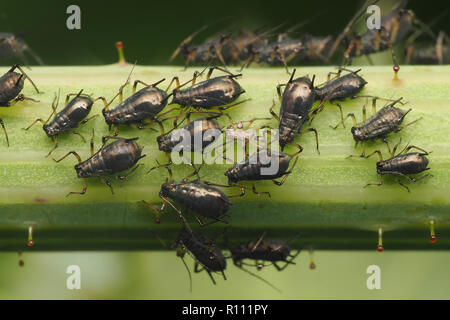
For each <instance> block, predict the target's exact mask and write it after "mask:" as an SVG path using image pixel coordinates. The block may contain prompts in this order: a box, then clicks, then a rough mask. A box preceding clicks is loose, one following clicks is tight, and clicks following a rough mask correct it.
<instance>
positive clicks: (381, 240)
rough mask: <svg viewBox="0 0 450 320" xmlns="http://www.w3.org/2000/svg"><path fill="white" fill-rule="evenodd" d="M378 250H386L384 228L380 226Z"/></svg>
mask: <svg viewBox="0 0 450 320" xmlns="http://www.w3.org/2000/svg"><path fill="white" fill-rule="evenodd" d="M377 251H378V252H383V251H384V247H383V229H382V228H378V246H377Z"/></svg>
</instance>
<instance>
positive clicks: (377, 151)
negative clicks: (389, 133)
mask: <svg viewBox="0 0 450 320" xmlns="http://www.w3.org/2000/svg"><path fill="white" fill-rule="evenodd" d="M374 154H378V159H379V160H380V161H383V155H382V154H381V151H380V150H375V151H374V152H372V153H370V154H369V155H367V156H366V157H365V158H366V159H367V158H370V157H371V156H373V155H374Z"/></svg>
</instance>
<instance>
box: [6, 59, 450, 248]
mask: <svg viewBox="0 0 450 320" xmlns="http://www.w3.org/2000/svg"><path fill="white" fill-rule="evenodd" d="M355 69H356V67H355ZM6 70H7V68H2V69H1V72H6ZM130 70H131V66H127V67H123V66H102V67H33V68H32V70H29V71H28V74H29V76H30V77H31V78H32V79H33V81H34V82H35V83H36V84H37V85H38V87H39V89H40V90H42V91H43V92H44V93H43V94H41V95H38V94H36V93H35V92H34V91H33V88H32V87H31V85H30V84H29V83H27V84H26V85H25V89H24V90H23V93H24V94H25V95H26V96H29V97H33V98H36V99H39V100H40V102H38V103H35V102H31V101H25V102H20V103H17V104H16V105H14V106H12V107H10V108H0V117H2V118H3V120H4V121H5V125H6V128H7V130H8V134H9V138H10V147H9V148H8V147H7V146H6V143H5V142H4V140H3V139H4V138H3V136H0V248H1V250H20V251H22V250H72V249H73V250H95V249H111V250H116V249H117V250H118V249H129V250H133V249H164V247H163V246H162V245H161V244H160V241H159V240H158V238H157V237H156V236H155V235H156V234H157V235H158V236H159V238H161V239H163V240H164V241H165V242H166V243H167V245H168V244H169V243H170V242H171V241H173V240H174V239H175V237H176V233H177V231H178V229H179V227H180V223H179V221H178V219H177V216H176V214H174V213H173V212H171V210H170V209H166V210H165V213H164V214H163V215H162V216H161V220H162V223H161V224H160V225H156V224H155V223H154V220H155V215H154V213H153V212H152V211H151V210H149V209H148V208H147V207H145V206H144V205H142V204H140V203H139V201H140V200H144V199H145V200H147V201H149V202H152V203H154V204H159V203H160V200H159V198H158V192H159V188H160V186H161V183H162V182H163V181H164V180H165V179H166V177H167V172H166V171H165V170H155V171H152V173H151V174H146V172H147V171H148V169H149V168H150V167H152V166H154V165H155V159H159V160H160V161H161V162H165V161H167V160H166V159H167V158H166V156H165V155H164V154H163V153H162V152H160V151H158V148H157V144H156V136H157V135H158V133H156V132H154V131H152V130H137V129H135V128H128V127H120V136H125V137H134V136H138V137H139V143H140V144H142V145H144V146H145V148H144V151H145V152H144V153H145V154H147V157H146V158H144V159H143V160H142V163H143V164H145V166H144V167H143V168H139V169H138V170H137V171H136V172H135V173H134V174H133V175H131V176H130V177H129V178H128V179H126V180H125V181H119V180H114V181H113V187H114V190H115V195H112V194H111V192H110V190H109V189H108V188H107V187H106V186H105V185H104V184H102V183H101V182H100V181H98V180H97V179H90V180H89V185H88V190H87V193H86V194H85V195H83V196H78V195H72V196H70V197H69V198H66V197H65V195H66V194H67V193H68V192H69V191H81V189H82V184H83V181H82V180H81V179H77V178H76V174H75V170H74V168H73V165H74V164H75V163H76V162H75V159H73V158H68V159H66V160H64V161H62V162H60V163H58V164H56V163H55V162H54V161H53V160H52V159H51V157H49V158H45V155H46V154H47V153H48V151H49V150H50V149H51V148H52V147H53V145H54V143H53V142H52V140H51V139H50V138H48V137H47V136H46V135H45V133H44V131H43V130H42V126H38V125H36V126H35V127H33V128H31V129H30V130H28V131H25V130H23V128H25V127H27V126H28V125H29V124H30V123H31V122H32V121H33V120H34V119H36V118H39V117H40V118H43V119H46V118H47V117H48V115H49V114H50V111H51V101H52V100H53V97H54V94H55V92H57V91H58V89H60V90H61V97H65V95H66V94H67V93H76V92H78V91H79V90H80V89H84V92H86V93H93V95H94V96H95V97H97V96H105V97H106V98H107V100H110V99H111V98H112V97H113V96H114V95H115V94H116V93H117V91H118V88H119V86H120V85H121V84H123V83H124V82H125V80H126V78H127V76H128V74H129V72H130ZM193 71H194V69H188V70H187V71H181V70H180V68H179V67H143V66H137V67H136V69H135V70H134V73H133V75H132V82H133V81H134V80H135V79H139V80H142V81H144V82H146V83H153V82H156V81H157V80H160V79H161V78H163V77H165V78H166V79H167V80H166V82H164V83H163V84H161V85H160V87H161V88H164V89H165V88H166V86H167V84H168V82H169V80H170V79H171V78H172V77H173V76H175V75H178V76H179V77H180V81H181V82H183V81H187V80H188V79H190V78H191V77H192V73H193ZM330 71H334V70H333V69H332V68H330V67H308V68H303V67H299V68H297V75H298V76H301V75H304V74H309V75H310V76H312V75H313V74H316V77H317V78H316V79H317V80H316V82H317V83H320V82H324V81H325V80H326V75H327V73H328V72H330ZM219 73H220V72H217V74H219ZM362 75H363V76H364V78H365V79H366V80H367V81H368V84H367V86H366V88H365V89H364V91H363V92H362V93H361V94H367V95H377V96H381V97H387V98H399V97H404V100H406V101H408V102H409V103H408V105H407V106H404V107H403V108H412V111H411V112H410V113H409V114H408V116H407V117H406V119H405V123H408V122H410V121H412V120H414V119H417V118H420V117H422V119H421V120H420V121H418V122H417V123H415V124H414V125H411V126H409V127H407V128H406V129H405V130H403V131H401V132H400V133H397V134H393V135H391V136H389V141H391V143H392V144H395V143H396V142H397V141H398V139H399V138H400V137H401V138H402V141H403V143H406V142H410V143H411V144H414V145H417V146H420V147H422V148H424V149H426V150H428V151H433V152H432V153H431V154H430V155H429V160H430V165H429V166H430V168H431V170H430V171H429V172H430V173H431V174H432V175H433V177H431V178H427V179H425V180H423V181H420V182H418V183H408V186H409V187H410V189H411V193H408V192H407V191H406V190H405V189H404V188H402V187H401V186H400V185H398V184H397V183H396V181H395V179H390V178H386V179H385V184H384V185H383V186H381V187H369V188H365V189H364V188H363V186H364V185H365V184H367V183H373V182H378V181H379V176H378V175H377V173H376V169H375V163H376V161H377V159H376V158H375V157H372V158H370V159H360V158H352V159H345V157H346V156H348V155H350V154H355V153H360V152H361V150H362V149H361V148H360V147H358V148H356V149H355V148H354V141H353V139H352V136H351V133H350V127H351V126H352V123H351V121H348V122H347V126H346V128H345V129H343V128H342V127H339V128H338V129H336V130H333V129H332V128H330V126H329V125H335V124H336V123H337V122H339V119H340V117H339V112H338V110H337V108H336V107H334V106H332V105H329V104H326V106H325V110H324V111H323V112H322V113H320V114H319V115H318V116H317V117H316V118H315V119H314V121H313V122H312V125H311V126H313V127H315V128H316V129H317V131H318V132H319V140H320V151H321V153H320V155H318V154H317V152H316V150H315V140H314V137H313V135H312V134H305V135H303V136H297V138H296V140H295V141H296V142H297V143H299V144H301V145H302V146H303V147H304V151H303V153H301V154H300V159H299V162H298V163H297V167H296V168H295V170H294V172H293V174H292V175H290V176H289V178H288V179H287V182H286V183H285V184H284V185H283V186H281V187H278V186H275V185H273V184H272V183H271V182H270V181H267V182H259V183H257V189H258V190H259V191H270V193H271V196H272V197H271V198H270V199H269V198H267V197H265V196H263V195H262V196H257V195H254V194H252V192H251V191H250V192H247V194H246V195H245V197H242V198H237V199H233V203H234V206H233V208H232V209H231V210H230V212H229V214H230V219H229V221H230V223H231V225H232V228H230V230H229V233H230V237H232V239H233V241H247V240H250V239H255V238H257V237H258V236H259V235H260V234H261V233H262V232H263V231H264V230H269V236H270V237H272V238H277V237H278V238H283V239H288V238H290V237H292V236H293V235H294V234H296V233H298V232H301V237H300V239H299V240H298V243H299V245H300V244H302V245H308V246H309V245H310V246H313V247H314V248H318V249H374V248H375V247H376V243H377V231H378V228H380V227H381V228H383V231H384V239H383V242H384V245H385V247H386V249H421V248H430V249H448V248H450V240H449V239H450V238H449V235H450V223H449V222H450V221H449V217H450V210H449V207H450V197H449V194H450V170H449V169H450V162H449V160H450V144H449V138H450V126H449V121H450V105H449V98H448V97H449V96H450V67H448V66H444V67H442V66H440V67H409V66H408V67H403V66H402V69H401V70H400V80H399V81H393V73H392V69H391V67H389V66H382V67H364V68H363V70H362ZM288 79H289V75H287V74H286V73H285V71H284V69H282V68H255V69H248V70H245V71H244V75H243V77H242V79H240V80H239V82H240V83H241V85H242V87H243V88H244V89H245V90H246V94H245V97H244V95H243V96H242V98H241V99H244V98H248V97H250V98H251V99H252V100H251V101H248V102H246V103H244V104H242V105H239V106H237V107H235V108H231V109H230V110H229V114H230V115H231V116H232V118H233V119H234V120H235V121H239V120H249V119H251V118H254V117H267V116H269V108H270V106H271V105H272V100H275V101H276V102H277V103H278V98H277V95H276V85H277V84H278V83H285V82H286V81H287V80H288ZM130 92H131V88H130V87H128V88H127V89H126V90H125V92H124V93H125V97H128V95H129V94H130ZM365 102H366V100H365V99H354V100H350V101H346V102H343V103H342V105H343V109H344V114H347V113H348V112H354V113H355V115H356V117H357V119H358V121H361V120H362V113H361V108H362V105H363V104H364V103H365ZM62 103H63V99H61V101H60V105H59V108H62ZM370 103H371V101H368V102H367V107H368V108H367V110H368V116H370V115H371V108H370ZM114 105H116V104H113V106H114ZM382 106H383V102H381V101H380V102H378V109H380V108H381V107H382ZM101 108H102V104H101V103H98V104H95V105H94V107H93V111H92V114H96V113H97V114H99V116H98V117H96V118H95V119H94V120H91V121H90V122H88V124H86V125H85V126H83V127H81V128H80V129H79V130H78V131H79V132H80V133H81V134H83V136H84V137H85V138H86V139H87V140H88V139H89V138H90V136H91V132H92V128H95V135H96V139H95V143H96V149H98V148H99V147H100V145H101V136H102V135H105V134H107V132H108V128H107V126H106V124H105V123H104V119H103V117H102V116H101ZM275 110H277V112H278V110H279V104H277V107H276V108H275ZM221 121H223V124H224V125H225V124H226V121H225V119H223V120H221ZM264 123H266V124H271V125H272V126H274V127H276V125H277V123H276V121H274V120H273V121H266V122H264ZM260 124H261V122H260V123H258V124H257V125H255V126H258V125H260ZM154 127H155V128H157V127H156V126H154ZM375 149H380V150H381V151H382V152H383V154H384V155H386V156H387V150H386V147H385V145H384V144H383V143H380V142H376V143H370V144H368V145H367V148H366V152H371V151H373V150H375ZM69 150H76V151H77V152H78V153H79V154H80V155H81V157H82V158H83V159H86V158H87V157H88V156H89V143H83V142H82V140H81V139H80V137H78V136H75V135H72V134H63V135H61V136H60V137H59V147H58V149H56V151H55V152H54V153H53V156H54V157H55V158H58V157H60V156H62V155H63V154H65V153H66V152H68V151H69ZM291 151H294V148H292V149H288V152H291ZM228 167H230V165H210V166H205V167H204V168H203V169H202V171H201V176H202V177H204V178H205V179H207V180H208V181H213V182H215V183H221V184H226V177H225V176H224V175H223V173H224V172H225V170H226V169H227V168H228ZM191 171H192V168H191V167H189V166H188V165H179V166H177V167H176V168H175V169H174V175H175V179H182V178H183V177H185V176H186V175H187V174H188V173H190V172H191ZM224 191H225V192H226V193H227V194H235V193H236V192H238V190H235V189H232V188H229V189H224ZM186 216H187V217H188V220H189V221H190V224H191V226H193V227H195V228H197V226H196V222H195V220H194V219H193V218H192V215H190V214H189V213H187V214H186ZM430 219H433V220H434V221H435V223H436V232H437V235H438V242H437V243H435V244H430V243H429V241H428V239H429V221H430ZM29 226H33V230H34V232H33V237H34V240H35V245H34V246H33V247H32V248H27V230H28V227H29ZM222 229H223V224H215V225H213V226H211V227H208V228H203V229H202V230H203V231H204V232H207V233H209V234H210V235H213V236H214V237H216V238H220V235H221V233H222Z"/></svg>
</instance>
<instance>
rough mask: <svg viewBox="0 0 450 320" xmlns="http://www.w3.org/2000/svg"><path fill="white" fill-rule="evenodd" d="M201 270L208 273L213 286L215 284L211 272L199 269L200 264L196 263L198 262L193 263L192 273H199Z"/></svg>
mask: <svg viewBox="0 0 450 320" xmlns="http://www.w3.org/2000/svg"><path fill="white" fill-rule="evenodd" d="M203 270H205V271H206V272H207V273H208V275H209V277H210V278H211V281H212V283H213V284H214V285H215V284H216V280H214V278H213V276H212V274H211V271H209V270H208V269H205V268H200V264H199V263H198V261H195V263H194V272H195V273H199V272H202V271H203Z"/></svg>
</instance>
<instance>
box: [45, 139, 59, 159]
mask: <svg viewBox="0 0 450 320" xmlns="http://www.w3.org/2000/svg"><path fill="white" fill-rule="evenodd" d="M53 140H54V141H55V145H54V146H53V148H52V149H51V150H50V151H49V152H48V153H47V155H46V156H45V157H46V158H47V157H48V156H49V155H51V154H52V152H53V151H55V150H56V148H58V136H57V135H56V136H53Z"/></svg>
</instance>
